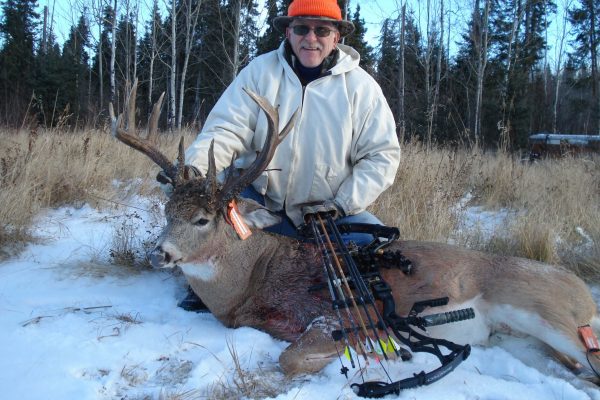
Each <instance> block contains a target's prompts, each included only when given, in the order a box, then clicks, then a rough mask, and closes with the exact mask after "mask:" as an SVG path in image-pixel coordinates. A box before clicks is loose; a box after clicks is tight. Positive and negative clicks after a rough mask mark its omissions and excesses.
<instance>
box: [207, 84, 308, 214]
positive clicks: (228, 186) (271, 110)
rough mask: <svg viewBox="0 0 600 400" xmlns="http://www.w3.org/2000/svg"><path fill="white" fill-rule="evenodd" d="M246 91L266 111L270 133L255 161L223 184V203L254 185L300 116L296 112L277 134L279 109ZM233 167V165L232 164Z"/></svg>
mask: <svg viewBox="0 0 600 400" xmlns="http://www.w3.org/2000/svg"><path fill="white" fill-rule="evenodd" d="M244 91H245V92H246V93H247V94H248V96H250V97H251V98H252V100H254V102H255V103H256V104H258V106H259V107H260V108H261V109H262V110H263V111H264V113H265V115H266V116H267V122H268V131H267V137H266V139H265V143H264V145H263V148H262V150H261V151H260V153H259V154H258V156H257V157H256V159H255V160H254V162H253V163H252V164H251V165H250V166H249V167H248V168H247V169H246V170H245V171H244V172H243V173H242V174H241V175H239V176H237V177H235V178H234V177H233V174H229V175H228V177H227V180H226V181H225V183H224V184H223V188H222V189H221V191H220V193H219V200H220V202H221V203H226V202H227V201H228V200H229V199H231V198H232V197H233V196H235V195H236V194H238V193H239V192H241V191H242V190H243V189H244V188H245V187H246V186H248V185H249V184H250V183H252V182H253V181H254V180H255V179H256V178H258V177H259V176H260V174H261V173H262V172H263V171H264V170H265V169H266V168H267V166H268V165H269V162H271V159H272V158H273V155H274V154H275V149H276V148H277V146H278V145H279V143H281V141H283V139H284V138H285V137H286V135H287V134H288V133H289V132H290V131H291V130H292V127H293V126H294V123H295V121H296V117H297V116H298V113H299V110H296V112H295V113H294V115H292V118H290V120H289V121H288V123H287V124H286V126H285V128H283V130H282V131H281V132H280V133H279V134H277V130H278V129H279V112H278V110H277V108H275V107H273V105H271V103H269V101H268V100H267V99H266V98H264V97H262V96H259V95H257V94H256V93H254V92H252V91H251V90H249V89H246V88H244ZM232 167H233V163H232Z"/></svg>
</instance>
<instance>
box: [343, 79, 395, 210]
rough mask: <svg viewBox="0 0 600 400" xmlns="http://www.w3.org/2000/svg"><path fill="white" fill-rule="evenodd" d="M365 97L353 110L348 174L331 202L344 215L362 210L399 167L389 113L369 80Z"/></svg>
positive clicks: (392, 124)
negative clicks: (340, 209) (335, 204)
mask: <svg viewBox="0 0 600 400" xmlns="http://www.w3.org/2000/svg"><path fill="white" fill-rule="evenodd" d="M372 85H374V88H375V89H374V90H373V92H372V94H373V96H372V97H371V99H369V97H367V96H365V97H367V98H366V99H363V100H366V101H362V102H361V103H360V104H358V105H357V107H356V108H355V111H354V116H353V124H354V139H353V148H352V151H351V154H352V157H351V158H352V160H351V162H352V164H353V168H352V172H351V174H350V175H349V176H348V177H347V178H346V179H345V180H344V181H343V182H342V184H341V186H340V188H339V190H338V192H337V194H336V196H335V202H336V203H337V204H338V205H339V206H340V207H342V209H343V210H344V212H345V213H346V214H347V215H354V214H357V213H359V212H362V211H364V210H365V209H366V208H367V207H368V206H369V205H371V203H373V202H374V201H375V200H376V199H377V197H379V195H380V194H381V193H382V192H383V191H384V190H386V189H387V188H388V187H390V186H391V185H392V184H393V182H394V178H395V176H396V172H397V170H398V166H399V164H400V144H399V142H398V137H397V135H396V124H395V121H394V117H393V115H392V112H391V110H390V108H389V106H388V104H387V101H386V100H385V97H384V96H383V93H382V92H381V89H380V88H379V86H378V85H377V84H376V83H375V82H374V81H373V83H372Z"/></svg>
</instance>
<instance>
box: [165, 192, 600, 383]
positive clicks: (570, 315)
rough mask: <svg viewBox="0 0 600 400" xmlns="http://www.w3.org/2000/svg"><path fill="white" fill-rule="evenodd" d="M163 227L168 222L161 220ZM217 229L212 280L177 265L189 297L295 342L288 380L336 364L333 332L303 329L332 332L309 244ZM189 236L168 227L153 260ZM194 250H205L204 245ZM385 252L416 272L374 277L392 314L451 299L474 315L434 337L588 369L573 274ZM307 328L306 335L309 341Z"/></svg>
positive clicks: (443, 254)
mask: <svg viewBox="0 0 600 400" xmlns="http://www.w3.org/2000/svg"><path fill="white" fill-rule="evenodd" d="M172 201H173V200H172ZM238 201H239V204H240V209H242V210H244V211H245V212H247V213H248V216H247V219H248V220H256V217H254V216H252V213H254V212H256V211H250V210H251V209H254V208H255V209H256V210H260V206H258V205H257V204H255V203H254V202H253V201H252V200H244V199H239V200H238ZM167 212H169V208H167ZM167 220H171V218H169V216H168V215H167ZM216 221H217V224H220V225H219V227H218V228H217V229H216V232H215V231H213V232H212V234H211V238H210V239H209V240H205V241H204V243H205V244H208V243H212V245H210V246H212V248H213V252H212V256H211V257H212V258H213V260H214V261H213V263H214V264H213V266H212V268H214V270H215V271H216V273H215V274H212V275H210V276H209V277H208V278H206V277H205V276H204V275H203V274H199V273H196V272H195V271H194V269H198V270H199V269H202V268H205V266H204V265H202V263H203V262H205V261H204V258H202V257H200V258H198V259H197V260H195V259H188V258H186V259H185V260H183V261H184V264H183V265H185V267H184V268H183V272H184V274H185V275H186V277H187V279H188V282H189V283H190V285H191V286H192V288H193V290H194V291H195V292H196V293H197V294H198V295H199V296H200V297H201V298H202V299H203V301H204V302H205V304H206V305H207V306H208V308H209V309H210V310H211V311H212V312H213V314H214V315H215V317H216V318H218V319H219V320H220V321H221V322H222V323H223V324H224V325H226V326H229V327H239V326H250V327H254V328H257V329H260V330H263V331H265V332H267V333H269V334H271V335H272V336H274V337H276V338H279V339H283V340H287V341H291V342H293V344H292V345H291V346H290V347H289V349H288V350H287V351H286V352H284V353H283V354H282V356H281V359H280V361H281V364H282V367H283V368H284V370H285V371H286V372H287V373H289V374H291V375H294V374H298V373H306V372H315V371H318V370H320V369H321V368H322V367H324V366H325V365H327V363H329V362H330V361H332V360H333V359H334V358H335V357H334V356H335V355H336V352H335V347H334V346H333V342H332V339H331V336H330V335H328V333H327V330H328V329H332V327H331V326H326V325H325V324H318V325H317V326H316V327H313V326H311V325H310V324H311V322H312V321H313V320H315V319H317V318H318V317H325V319H326V321H327V322H328V323H329V324H330V325H331V323H332V322H333V321H335V316H334V314H333V310H332V307H331V303H330V298H329V293H328V292H327V290H321V291H318V292H315V291H309V290H308V289H309V288H310V287H311V286H314V285H315V284H318V283H323V282H324V277H323V275H324V273H323V267H322V264H321V260H320V258H319V256H318V253H319V250H318V249H317V248H316V247H313V245H312V244H309V243H301V242H299V241H297V240H294V239H291V238H287V237H283V236H276V235H273V234H270V233H265V232H262V231H260V230H258V231H256V232H254V234H253V235H252V236H250V238H249V239H247V240H245V241H242V240H240V239H239V238H238V237H237V235H236V233H235V231H234V229H233V228H232V227H231V226H229V225H228V224H227V223H226V222H225V221H224V220H223V218H216ZM259 225H260V224H259ZM188 228H189V231H188V232H187V233H186V234H182V235H180V236H179V237H174V236H172V235H169V234H168V232H169V231H170V229H169V228H167V229H166V230H165V232H167V234H166V235H163V237H162V238H161V240H159V243H158V246H157V251H159V252H163V251H173V249H176V248H179V246H181V247H184V246H187V245H188V242H189V237H194V236H195V234H194V232H193V231H194V229H196V227H194V226H193V225H191V224H189V226H188ZM181 241H183V243H181V244H180V242H181ZM197 246H198V248H200V247H202V245H201V243H198V244H197ZM388 249H389V250H390V251H396V250H400V251H401V253H402V254H403V255H404V256H405V257H407V258H408V259H410V260H411V262H412V264H413V271H414V272H413V273H412V274H410V275H405V274H404V273H402V272H401V271H400V270H399V269H394V268H391V269H387V268H381V269H380V273H381V275H382V277H383V278H384V279H385V281H386V282H387V283H388V284H389V285H390V286H391V287H392V293H393V296H394V300H395V303H396V311H397V313H398V314H399V315H407V314H408V312H409V311H410V308H411V307H412V305H413V304H414V303H415V302H417V301H422V300H427V299H432V298H440V297H445V296H448V297H449V298H450V303H449V304H448V306H447V308H448V309H453V308H457V307H458V306H461V307H462V305H464V304H469V305H470V306H472V307H474V308H475V314H476V316H477V317H476V320H474V321H463V322H461V323H459V324H455V326H454V327H453V328H452V329H450V331H452V330H456V332H454V334H455V335H456V337H451V338H449V337H448V327H447V326H443V327H432V328H430V329H429V332H430V333H431V334H432V335H433V336H435V337H442V338H447V339H450V340H453V341H456V342H459V343H471V344H485V342H486V341H487V338H488V336H489V335H490V334H492V333H493V332H495V331H502V332H506V331H510V332H511V333H521V334H525V335H531V336H534V337H536V338H538V339H539V340H541V341H543V342H545V343H546V344H548V345H549V346H550V347H551V348H553V349H555V350H556V351H557V352H558V353H559V354H562V355H564V356H566V357H563V358H562V360H563V361H565V362H566V363H567V364H568V366H569V367H571V368H575V363H576V362H579V363H580V364H582V365H586V364H587V362H586V360H585V350H584V347H583V345H582V343H581V342H580V340H579V338H578V334H577V327H578V326H581V325H586V324H592V325H594V326H595V325H596V324H597V317H596V304H595V303H594V301H593V299H592V297H591V295H590V293H589V290H588V288H587V286H586V285H585V283H584V282H583V281H582V280H581V279H579V278H577V277H576V276H575V275H574V274H572V273H570V272H568V271H566V270H565V269H563V268H560V267H555V266H551V265H548V264H544V263H540V262H536V261H532V260H527V259H523V258H517V257H501V256H494V255H491V254H487V253H482V252H478V251H473V250H467V249H463V248H460V247H456V246H451V245H446V244H442V243H434V242H421V241H397V242H394V243H392V244H391V245H390V246H389V247H388ZM202 251H206V249H203V250H202ZM173 261H175V260H173ZM176 264H177V262H173V263H171V264H162V265H159V266H161V267H172V266H175V265H176ZM439 311H440V310H439V309H437V308H436V309H435V312H439ZM333 324H334V325H335V323H333ZM469 325H472V326H469ZM309 326H310V327H311V328H313V329H312V330H309V331H308V332H307V331H306V329H307V328H308V327H309ZM303 333H304V335H303ZM307 343H308V344H307ZM592 358H594V357H592ZM593 362H595V360H593Z"/></svg>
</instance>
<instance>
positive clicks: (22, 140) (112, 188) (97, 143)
mask: <svg viewBox="0 0 600 400" xmlns="http://www.w3.org/2000/svg"><path fill="white" fill-rule="evenodd" d="M186 136H188V138H187V142H188V143H190V142H191V136H192V135H191V134H189V133H188V134H187V135H186ZM177 144H178V137H175V135H170V134H168V135H167V134H165V135H162V137H161V138H160V142H159V146H160V147H161V149H163V151H164V152H165V153H166V154H167V155H169V156H173V159H175V155H176V151H177V150H176V147H177ZM157 171H158V167H157V166H156V165H155V164H153V163H152V162H151V161H150V160H148V159H147V158H146V157H145V156H143V155H142V154H140V153H139V152H136V151H134V150H132V149H130V148H128V147H127V146H124V145H123V144H121V143H120V142H118V141H117V140H116V139H114V138H112V137H111V136H110V135H109V134H108V133H107V132H105V131H85V132H77V133H65V132H58V131H39V132H36V131H33V132H9V131H0V204H2V207H1V208H0V249H1V250H0V255H2V254H4V255H6V254H11V253H12V252H13V250H14V249H15V248H18V247H19V245H20V244H23V243H25V242H27V241H29V240H31V238H32V237H31V235H30V231H29V228H30V224H31V221H32V218H33V217H34V216H35V215H36V214H37V213H38V212H39V211H40V210H42V209H44V208H49V207H58V206H61V205H65V204H82V203H89V204H91V205H92V206H95V207H99V208H102V207H108V206H111V205H113V203H111V201H115V200H117V199H122V198H124V197H126V195H127V194H130V193H131V192H139V193H142V194H144V193H149V191H151V190H155V188H156V185H155V184H154V176H155V175H156V172H157ZM116 182H117V183H123V182H125V183H127V184H126V185H123V184H116Z"/></svg>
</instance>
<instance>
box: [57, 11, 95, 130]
mask: <svg viewBox="0 0 600 400" xmlns="http://www.w3.org/2000/svg"><path fill="white" fill-rule="evenodd" d="M86 14H87V13H86V12H85V11H84V12H83V14H82V15H81V17H80V18H79V21H78V23H77V26H74V27H72V28H71V30H70V33H69V38H68V39H67V40H66V41H65V44H64V45H63V52H62V63H61V64H62V75H63V77H64V79H63V84H62V95H61V96H60V99H61V105H62V106H63V107H60V108H59V110H61V109H66V107H67V106H68V107H69V109H70V111H71V113H72V114H73V118H74V119H75V120H76V121H79V120H80V119H81V118H83V119H84V121H82V122H85V118H86V116H87V115H86V114H87V100H88V95H89V94H88V93H87V92H88V86H87V78H88V75H89V56H88V53H87V49H88V46H89V40H90V30H89V26H88V22H87V20H86V18H85V15H86Z"/></svg>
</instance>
